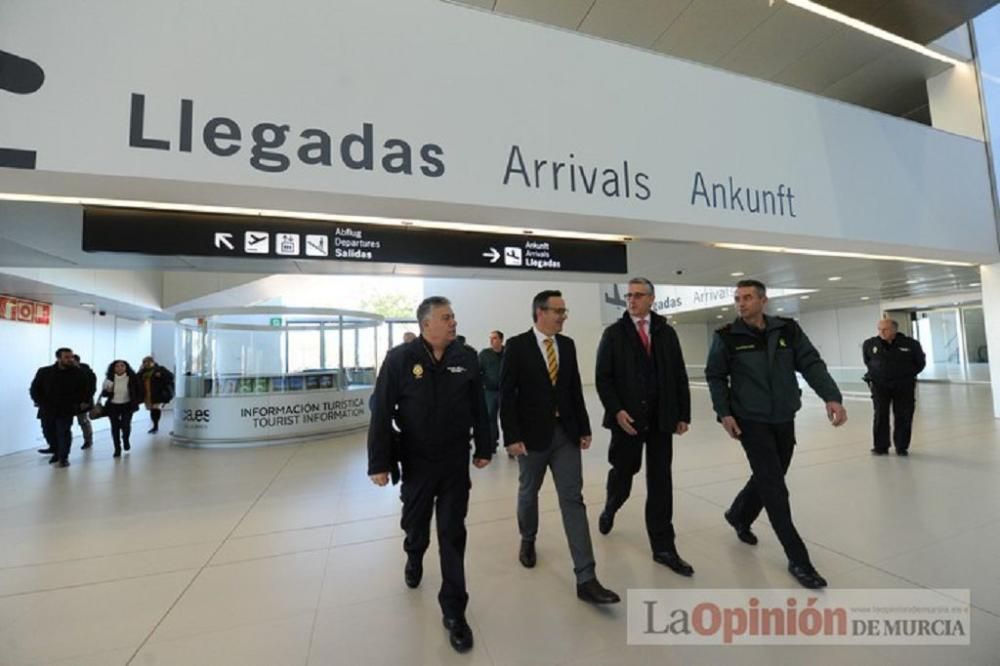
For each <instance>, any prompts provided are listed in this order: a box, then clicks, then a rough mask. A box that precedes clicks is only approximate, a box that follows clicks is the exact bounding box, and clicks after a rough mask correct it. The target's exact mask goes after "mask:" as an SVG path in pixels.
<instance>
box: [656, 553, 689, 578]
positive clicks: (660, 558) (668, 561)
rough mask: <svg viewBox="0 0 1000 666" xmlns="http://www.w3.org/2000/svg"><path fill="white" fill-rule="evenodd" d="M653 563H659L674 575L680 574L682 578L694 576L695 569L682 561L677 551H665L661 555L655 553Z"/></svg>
mask: <svg viewBox="0 0 1000 666" xmlns="http://www.w3.org/2000/svg"><path fill="white" fill-rule="evenodd" d="M653 561H654V562H659V563H660V564H662V565H663V566H665V567H667V568H668V569H670V570H671V571H673V572H674V573H678V574H680V575H682V576H693V575H694V567H692V566H691V565H690V564H688V563H687V562H685V561H684V560H682V559H681V556H680V555H678V554H677V551H676V550H673V551H670V550H664V551H661V552H659V553H653Z"/></svg>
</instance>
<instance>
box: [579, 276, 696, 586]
mask: <svg viewBox="0 0 1000 666" xmlns="http://www.w3.org/2000/svg"><path fill="white" fill-rule="evenodd" d="M654 299H655V292H654V289H653V283H652V282H650V281H649V280H647V279H646V278H642V277H635V278H632V279H631V280H629V281H628V291H627V292H626V294H625V303H626V310H625V312H624V313H623V314H622V317H621V319H619V320H618V321H617V322H615V323H614V324H612V325H610V326H608V327H607V328H606V329H604V335H603V336H601V343H600V345H599V346H598V347H597V372H596V375H595V376H596V379H597V393H598V395H600V397H601V404H603V405H604V427H605V428H607V429H608V430H610V431H611V446H610V447H609V449H608V462H609V463H611V470H610V471H609V472H608V483H607V493H608V494H607V502H606V503H605V505H604V512H603V513H601V516H600V518H599V519H598V522H597V527H598V529H599V530H600V532H601V534H608V533H609V532H611V529H612V527H613V526H614V519H615V512H617V511H618V509H620V508H621V507H622V505H623V504H625V500H627V499H628V498H629V495H630V494H631V492H632V477H634V476H635V475H636V473H637V472H638V471H639V469H640V468H641V467H642V457H643V449H645V452H646V512H645V513H646V533H647V535H648V536H649V545H650V548H651V549H652V551H653V560H654V561H655V562H657V563H659V564H662V565H663V566H665V567H667V568H669V569H670V570H672V571H674V572H675V573H678V574H680V575H682V576H691V575H692V574H694V568H692V567H691V565H690V564H688V563H687V562H685V561H684V560H683V559H682V558H681V556H680V555H679V554H678V552H677V547H676V546H675V544H674V526H673V507H674V501H673V483H672V480H671V475H670V465H671V462H672V461H673V448H674V444H673V436H674V435H677V436H680V435H683V434H684V433H686V432H687V430H688V425H689V424H690V423H691V391H690V388H689V386H688V376H687V369H686V368H685V367H684V356H683V355H682V354H681V345H680V341H679V340H678V339H677V333H676V332H675V331H674V329H673V328H672V327H671V326H670V324H668V323H667V320H666V319H665V318H664V317H662V316H660V315H658V314H657V313H655V312H653V300H654Z"/></svg>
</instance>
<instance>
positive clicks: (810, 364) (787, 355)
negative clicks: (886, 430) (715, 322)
mask: <svg viewBox="0 0 1000 666" xmlns="http://www.w3.org/2000/svg"><path fill="white" fill-rule="evenodd" d="M764 322H765V329H764V330H763V331H755V330H752V329H751V328H750V327H749V326H747V325H746V323H745V322H744V321H743V320H742V319H739V318H737V319H736V321H734V322H733V323H731V324H726V325H725V326H723V327H722V328H720V329H718V330H717V331H716V332H715V337H714V338H713V340H712V347H711V349H709V351H708V364H707V366H706V367H705V379H707V380H708V388H709V391H710V392H711V394H712V407H713V408H714V409H715V413H716V414H717V415H718V416H719V417H720V418H721V417H723V416H735V417H736V418H738V419H747V420H750V421H761V422H764V423H787V422H789V421H792V420H794V418H795V412H797V411H799V408H800V407H801V406H802V390H801V389H799V382H798V379H796V377H795V373H796V372H800V373H802V376H803V377H804V378H805V380H806V382H808V384H809V386H811V387H812V389H813V390H814V391H816V393H817V394H819V397H820V398H822V399H823V400H824V401H826V402H842V401H843V398H842V397H841V395H840V389H838V388H837V383H836V382H835V381H833V378H832V377H831V376H830V373H829V372H827V370H826V364H825V363H823V359H822V358H820V356H819V352H818V351H816V348H815V347H813V345H812V343H811V342H809V338H808V337H806V334H805V332H804V331H803V330H802V328H801V327H800V326H799V324H798V322H796V321H795V320H794V319H786V318H785V317H765V318H764Z"/></svg>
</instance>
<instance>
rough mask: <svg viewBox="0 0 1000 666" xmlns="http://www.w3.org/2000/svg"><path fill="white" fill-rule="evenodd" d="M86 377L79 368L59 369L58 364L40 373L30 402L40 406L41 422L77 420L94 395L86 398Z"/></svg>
mask: <svg viewBox="0 0 1000 666" xmlns="http://www.w3.org/2000/svg"><path fill="white" fill-rule="evenodd" d="M87 386H88V381H87V376H86V375H85V374H84V373H83V371H82V370H80V368H77V367H75V366H70V367H67V368H60V367H59V364H58V363H54V364H52V365H46V366H44V367H41V368H39V369H38V372H36V373H35V378H34V379H33V380H32V382H31V389H30V390H29V392H30V393H31V399H32V400H33V401H34V403H35V405H37V406H38V418H42V417H43V416H75V415H77V414H80V413H81V412H82V411H83V409H84V407H83V405H85V404H86V403H87V402H88V401H89V400H92V399H93V395H94V394H93V392H91V393H90V395H89V396H88V394H87Z"/></svg>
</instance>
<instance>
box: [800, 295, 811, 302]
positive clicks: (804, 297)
mask: <svg viewBox="0 0 1000 666" xmlns="http://www.w3.org/2000/svg"><path fill="white" fill-rule="evenodd" d="M799 298H801V299H802V300H803V301H808V300H809V297H808V296H799Z"/></svg>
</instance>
